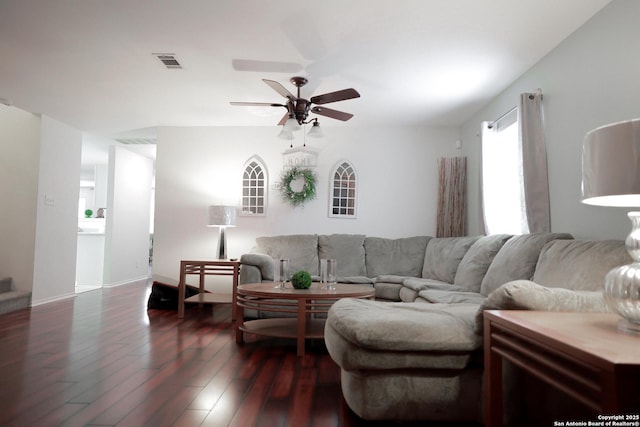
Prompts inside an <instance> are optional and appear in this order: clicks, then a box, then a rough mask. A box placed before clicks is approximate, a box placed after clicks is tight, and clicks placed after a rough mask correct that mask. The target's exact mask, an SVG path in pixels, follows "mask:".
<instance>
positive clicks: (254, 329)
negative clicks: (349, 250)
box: [236, 282, 375, 356]
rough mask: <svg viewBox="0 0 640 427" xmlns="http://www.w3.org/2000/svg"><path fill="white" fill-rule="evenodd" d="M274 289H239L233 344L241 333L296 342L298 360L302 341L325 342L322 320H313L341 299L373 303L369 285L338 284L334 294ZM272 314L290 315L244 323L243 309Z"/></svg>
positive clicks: (252, 286)
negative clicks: (293, 339)
mask: <svg viewBox="0 0 640 427" xmlns="http://www.w3.org/2000/svg"><path fill="white" fill-rule="evenodd" d="M287 286H289V287H288V288H285V289H281V288H277V287H276V284H275V283H266V282H265V283H248V284H245V285H239V286H238V291H237V292H238V294H237V297H236V304H237V307H236V308H237V312H236V342H237V343H238V344H242V343H243V342H244V333H245V332H247V333H251V334H255V335H264V336H270V337H279V338H295V339H296V340H297V346H298V347H297V353H298V356H303V355H304V345H305V339H323V338H324V322H325V321H324V319H318V318H314V317H312V315H315V314H326V313H327V311H329V308H330V307H331V306H332V305H333V303H334V302H336V301H337V300H339V299H341V298H367V299H373V298H374V296H375V291H374V289H373V287H372V286H369V285H353V284H341V283H338V284H337V285H336V286H335V290H328V289H323V288H322V286H321V285H320V284H319V283H314V284H312V285H311V287H310V288H309V289H293V288H291V284H288V285H287ZM245 308H247V309H254V310H258V311H267V312H271V313H282V314H285V313H290V314H291V317H282V318H272V319H256V320H247V321H245V320H244V309H245Z"/></svg>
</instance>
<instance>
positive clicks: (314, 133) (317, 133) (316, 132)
mask: <svg viewBox="0 0 640 427" xmlns="http://www.w3.org/2000/svg"><path fill="white" fill-rule="evenodd" d="M307 136H308V137H309V138H322V137H323V136H324V133H323V132H322V128H321V127H320V122H319V121H318V120H317V119H316V120H314V122H313V126H311V129H310V130H309V132H308V133H307Z"/></svg>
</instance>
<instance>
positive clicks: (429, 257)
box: [422, 236, 481, 283]
mask: <svg viewBox="0 0 640 427" xmlns="http://www.w3.org/2000/svg"><path fill="white" fill-rule="evenodd" d="M480 237H481V236H470V237H436V238H433V239H431V240H429V242H428V243H427V250H426V251H425V254H424V265H423V266H422V277H424V278H425V279H434V280H440V281H442V282H447V283H453V280H454V278H455V276H456V270H458V265H459V264H460V261H461V260H462V258H463V257H464V255H465V254H466V253H467V251H468V250H469V248H470V247H471V245H473V244H474V243H475V242H476V241H477V240H478V239H479V238H480Z"/></svg>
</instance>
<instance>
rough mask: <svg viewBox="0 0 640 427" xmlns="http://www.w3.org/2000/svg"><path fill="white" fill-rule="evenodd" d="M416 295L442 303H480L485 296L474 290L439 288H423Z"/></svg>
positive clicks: (431, 301)
mask: <svg viewBox="0 0 640 427" xmlns="http://www.w3.org/2000/svg"><path fill="white" fill-rule="evenodd" d="M418 297H419V298H420V299H422V300H425V301H427V302H430V303H444V304H460V303H463V304H476V305H478V306H479V305H480V304H482V303H483V302H484V300H485V299H486V298H487V297H485V296H484V295H482V294H479V293H476V292H460V291H444V290H441V289H425V290H423V291H420V292H418Z"/></svg>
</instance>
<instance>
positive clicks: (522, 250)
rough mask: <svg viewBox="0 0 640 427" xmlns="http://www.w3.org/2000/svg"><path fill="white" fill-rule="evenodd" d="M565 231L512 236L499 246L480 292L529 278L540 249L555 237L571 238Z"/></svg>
mask: <svg viewBox="0 0 640 427" xmlns="http://www.w3.org/2000/svg"><path fill="white" fill-rule="evenodd" d="M572 238H573V237H572V236H571V235H570V234H567V233H534V234H522V235H519V236H513V237H512V238H510V239H509V240H507V242H506V243H505V244H504V245H503V246H502V248H500V250H499V251H498V253H497V255H496V256H495V258H494V259H493V262H492V263H491V265H490V266H489V269H488V270H487V274H485V276H484V278H483V279H482V283H481V284H480V293H481V294H483V295H489V294H490V293H491V292H492V291H494V290H495V289H497V288H498V287H499V286H500V285H502V284H504V283H507V282H511V281H512V280H531V279H533V273H534V271H535V269H536V264H537V263H538V257H539V256H540V251H541V250H542V248H543V247H544V245H546V244H547V243H548V242H550V241H552V240H556V239H572Z"/></svg>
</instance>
